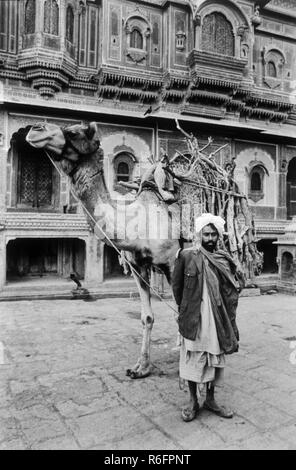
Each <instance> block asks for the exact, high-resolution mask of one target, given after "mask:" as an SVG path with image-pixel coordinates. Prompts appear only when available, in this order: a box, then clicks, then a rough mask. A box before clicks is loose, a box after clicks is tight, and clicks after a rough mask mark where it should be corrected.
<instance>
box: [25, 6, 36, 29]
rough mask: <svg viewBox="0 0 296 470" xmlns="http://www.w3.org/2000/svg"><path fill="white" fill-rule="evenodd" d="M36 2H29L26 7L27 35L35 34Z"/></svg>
mask: <svg viewBox="0 0 296 470" xmlns="http://www.w3.org/2000/svg"><path fill="white" fill-rule="evenodd" d="M35 20H36V0H27V3H26V6H25V34H33V33H35Z"/></svg>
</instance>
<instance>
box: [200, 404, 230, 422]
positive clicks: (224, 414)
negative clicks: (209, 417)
mask: <svg viewBox="0 0 296 470" xmlns="http://www.w3.org/2000/svg"><path fill="white" fill-rule="evenodd" d="M203 407H204V408H205V409H206V410H208V411H211V412H212V413H215V414H216V415H218V416H221V418H226V419H231V418H233V415H234V413H233V411H231V410H227V409H226V408H225V407H224V406H217V407H215V406H212V405H209V404H208V403H207V402H206V401H205V402H204V404H203Z"/></svg>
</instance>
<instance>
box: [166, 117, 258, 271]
mask: <svg viewBox="0 0 296 470" xmlns="http://www.w3.org/2000/svg"><path fill="white" fill-rule="evenodd" d="M176 124H177V128H178V129H179V130H180V131H181V132H182V134H183V135H184V136H185V139H186V141H187V145H188V153H186V155H183V154H181V153H179V154H178V155H179V157H180V158H178V157H174V158H173V159H171V160H170V162H169V165H168V167H167V171H169V172H170V173H171V174H172V175H173V176H174V177H175V178H176V181H179V182H181V184H180V185H179V189H178V202H179V204H180V205H182V206H184V207H187V208H188V207H190V215H189V214H187V216H186V217H184V218H183V221H182V229H183V230H184V231H186V233H187V234H188V233H191V235H192V239H194V218H195V217H196V216H198V215H200V214H201V213H202V212H211V213H212V214H215V215H220V216H221V217H223V219H224V220H225V221H226V236H225V238H224V240H223V241H221V243H222V248H224V249H226V250H227V251H228V252H229V253H230V254H231V256H232V257H233V258H234V260H235V261H236V263H237V266H238V268H239V270H240V271H241V273H243V275H244V277H245V278H247V279H252V278H253V277H254V275H257V274H259V273H260V271H261V269H262V262H263V257H262V254H261V253H259V252H258V250H257V246H256V242H255V226H254V220H253V216H252V214H251V212H250V209H249V206H248V201H247V197H246V196H245V195H244V194H242V193H241V192H240V190H239V188H238V185H237V183H236V182H235V181H234V178H233V172H234V168H235V163H234V160H232V161H231V162H228V164H227V165H225V168H222V167H221V166H220V165H218V164H217V163H216V161H215V159H214V157H215V154H219V152H221V150H222V149H223V148H224V147H226V146H227V145H228V144H226V145H223V146H222V147H220V148H218V149H217V150H216V151H215V152H213V153H210V154H206V153H205V150H206V149H207V148H209V147H210V146H211V144H212V143H213V140H212V139H211V138H209V139H208V143H207V144H206V145H205V146H204V147H202V148H200V146H199V142H198V140H197V138H196V137H194V136H193V135H192V134H191V135H189V134H187V133H186V132H185V131H184V130H183V129H182V128H181V127H180V125H179V122H178V121H177V120H176ZM188 154H189V158H188ZM197 212H199V213H197ZM188 215H189V217H188ZM186 220H187V224H188V225H189V226H188V225H187V226H186ZM184 222H185V225H184ZM186 238H188V236H187V237H186Z"/></svg>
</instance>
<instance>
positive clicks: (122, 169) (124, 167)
mask: <svg viewBox="0 0 296 470" xmlns="http://www.w3.org/2000/svg"><path fill="white" fill-rule="evenodd" d="M129 176H130V169H129V166H128V164H127V163H126V162H120V163H119V165H118V167H117V173H116V179H117V181H128V180H129Z"/></svg>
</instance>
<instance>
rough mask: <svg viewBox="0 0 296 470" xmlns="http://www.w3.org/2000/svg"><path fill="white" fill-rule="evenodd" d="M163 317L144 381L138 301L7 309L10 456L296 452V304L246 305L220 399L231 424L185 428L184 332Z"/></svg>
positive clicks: (0, 379)
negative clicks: (139, 373) (134, 376)
mask: <svg viewBox="0 0 296 470" xmlns="http://www.w3.org/2000/svg"><path fill="white" fill-rule="evenodd" d="M154 309H155V312H156V321H155V326H154V330H153V341H152V361H153V364H154V371H153V374H152V375H151V376H150V377H149V378H146V379H144V380H136V381H133V380H131V379H129V378H128V377H126V376H125V369H126V368H127V367H130V366H131V365H133V363H134V362H135V361H136V359H137V355H138V352H139V350H140V343H141V325H140V321H139V301H138V300H129V299H104V300H97V301H94V302H84V301H80V300H79V301H78V300H76V301H69V300H60V301H34V302H29V301H24V302H7V303H5V302H2V303H0V342H1V343H2V345H3V346H4V361H2V362H4V363H3V364H1V365H0V449H112V450H116V449H134V450H136V449H148V450H151V449H154V450H156V449H165V450H173V449H174V450H182V449H295V448H296V364H295V365H293V364H292V362H294V360H293V358H294V356H293V349H291V348H290V346H293V347H294V346H296V343H295V344H293V341H296V299H295V297H289V296H284V295H272V296H261V297H252V298H242V299H240V305H239V314H238V325H239V328H240V332H241V347H240V352H239V353H238V354H235V355H233V356H230V357H228V358H227V362H228V367H227V369H226V374H225V385H224V386H223V388H221V389H220V390H219V392H218V398H219V400H220V402H223V403H224V404H227V405H231V406H232V407H233V408H234V409H235V411H236V415H235V417H234V418H233V419H232V420H223V419H222V418H219V417H217V416H215V415H211V414H210V413H209V412H207V411H206V410H202V411H201V412H200V414H199V417H198V419H197V420H195V421H193V422H191V423H184V422H182V421H181V419H180V408H181V406H182V405H183V404H184V403H185V402H186V400H187V397H188V392H187V391H184V390H180V389H179V383H178V351H177V350H176V349H175V344H176V324H175V321H174V319H173V314H172V312H171V311H170V310H169V309H168V308H167V307H166V305H165V304H162V303H160V302H158V301H155V302H154ZM1 343H0V346H1ZM291 353H292V356H291V361H290V360H289V358H290V354H291ZM295 356H296V355H295ZM0 359H1V348H0ZM2 359H3V358H2ZM0 362H1V361H0ZM295 362H296V360H295Z"/></svg>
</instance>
